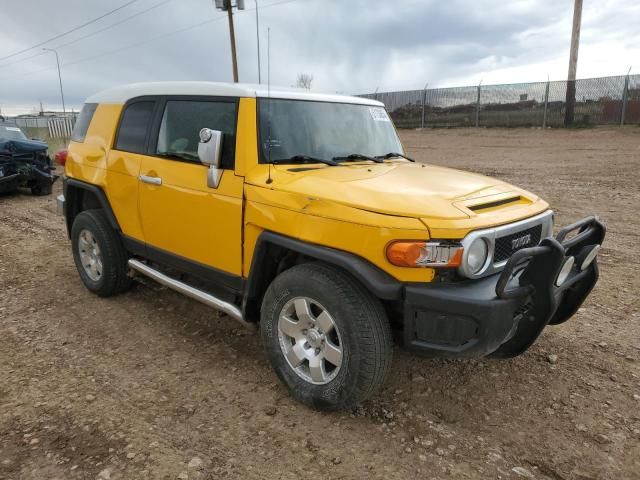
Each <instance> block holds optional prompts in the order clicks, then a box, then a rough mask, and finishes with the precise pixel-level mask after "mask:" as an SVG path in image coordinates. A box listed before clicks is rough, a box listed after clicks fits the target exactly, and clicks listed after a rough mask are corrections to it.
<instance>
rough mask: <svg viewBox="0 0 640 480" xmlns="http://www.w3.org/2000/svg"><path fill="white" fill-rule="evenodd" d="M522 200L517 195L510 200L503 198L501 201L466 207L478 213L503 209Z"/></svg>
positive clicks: (509, 198)
mask: <svg viewBox="0 0 640 480" xmlns="http://www.w3.org/2000/svg"><path fill="white" fill-rule="evenodd" d="M521 199H522V197H520V195H515V196H512V197H508V198H501V199H500V200H493V201H491V202H484V203H477V204H475V205H466V207H467V208H468V209H469V210H471V211H472V212H477V211H479V210H486V209H488V208H495V207H501V206H504V205H509V204H510V203H517V202H519V201H520V200H521Z"/></svg>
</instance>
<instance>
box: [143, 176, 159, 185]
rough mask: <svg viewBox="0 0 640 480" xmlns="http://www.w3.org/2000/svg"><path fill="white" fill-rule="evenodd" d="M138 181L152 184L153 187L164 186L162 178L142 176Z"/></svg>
mask: <svg viewBox="0 0 640 480" xmlns="http://www.w3.org/2000/svg"><path fill="white" fill-rule="evenodd" d="M138 179H139V180H140V181H141V182H144V183H150V184H151V185H162V179H161V178H160V177H150V176H148V175H140V176H139V177H138Z"/></svg>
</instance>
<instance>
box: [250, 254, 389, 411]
mask: <svg viewBox="0 0 640 480" xmlns="http://www.w3.org/2000/svg"><path fill="white" fill-rule="evenodd" d="M260 327H261V331H262V339H263V343H264V346H265V349H266V351H267V355H268V356H269V359H270V361H271V365H272V366H273V368H274V370H275V371H276V373H277V375H278V377H279V378H280V379H281V380H282V382H283V383H284V384H285V385H286V386H287V387H288V388H289V390H290V392H291V394H292V395H293V396H294V397H295V398H296V399H297V400H299V401H300V402H302V403H304V404H305V405H307V406H309V407H312V408H316V409H321V410H338V409H344V408H348V407H351V406H353V405H356V404H358V403H360V402H362V401H363V400H365V399H367V398H368V397H370V396H371V395H372V394H374V393H375V392H376V391H377V390H378V389H379V388H380V386H381V385H382V383H383V382H384V379H385V377H386V375H387V373H388V371H389V367H390V365H391V356H392V338H391V330H390V326H389V321H388V319H387V316H386V313H385V310H384V308H383V306H382V304H381V303H380V301H379V300H378V299H377V298H376V297H374V296H373V295H372V294H371V293H370V292H368V291H367V290H366V289H365V288H364V287H363V286H362V285H361V284H360V283H359V282H357V281H356V280H355V279H354V278H352V277H351V276H350V275H348V274H347V273H346V272H344V271H342V270H340V269H338V268H335V267H332V266H329V265H324V264H320V263H312V264H303V265H298V266H295V267H293V268H291V269H289V270H287V271H285V272H283V273H282V274H280V275H279V276H278V277H277V278H276V279H275V280H274V281H273V282H272V283H271V285H270V286H269V288H268V289H267V292H266V293H265V296H264V299H263V302H262V310H261V320H260Z"/></svg>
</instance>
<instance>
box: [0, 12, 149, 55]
mask: <svg viewBox="0 0 640 480" xmlns="http://www.w3.org/2000/svg"><path fill="white" fill-rule="evenodd" d="M137 1H138V0H130V1H129V2H127V3H125V4H123V5H120V6H119V7H117V8H114V9H113V10H110V11H108V12H107V13H104V14H102V15H100V16H99V17H96V18H94V19H92V20H89V21H88V22H85V23H83V24H82V25H78V26H77V27H74V28H72V29H71V30H67V31H66V32H63V33H60V34H58V35H56V36H54V37H51V38H49V39H47V40H44V41H43V42H40V43H38V44H36V45H33V46H31V47H29V48H25V49H23V50H20V51H18V52H14V53H12V54H10V55H6V56H4V57H0V61H2V60H6V59H8V58H12V57H15V56H16V55H20V54H21V53H24V52H28V51H29V50H33V49H34V48H37V47H41V46H42V45H44V44H46V43H49V42H52V41H53V40H57V39H58V38H61V37H64V36H65V35H68V34H70V33H72V32H75V31H76V30H80V29H81V28H84V27H86V26H87V25H91V24H92V23H95V22H97V21H98V20H101V19H103V18H104V17H106V16H108V15H111V14H113V13H115V12H117V11H118V10H122V9H123V8H125V7H128V6H129V5H131V4H132V3H135V2H137Z"/></svg>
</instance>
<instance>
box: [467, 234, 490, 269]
mask: <svg viewBox="0 0 640 480" xmlns="http://www.w3.org/2000/svg"><path fill="white" fill-rule="evenodd" d="M488 254H489V247H488V246H487V242H486V241H485V240H484V239H483V238H476V239H475V240H474V241H473V242H471V245H469V247H468V248H467V252H466V255H465V260H466V266H467V268H468V271H469V273H471V274H472V275H475V274H477V273H478V272H480V270H482V268H483V267H484V264H485V263H486V262H487V255H488Z"/></svg>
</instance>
